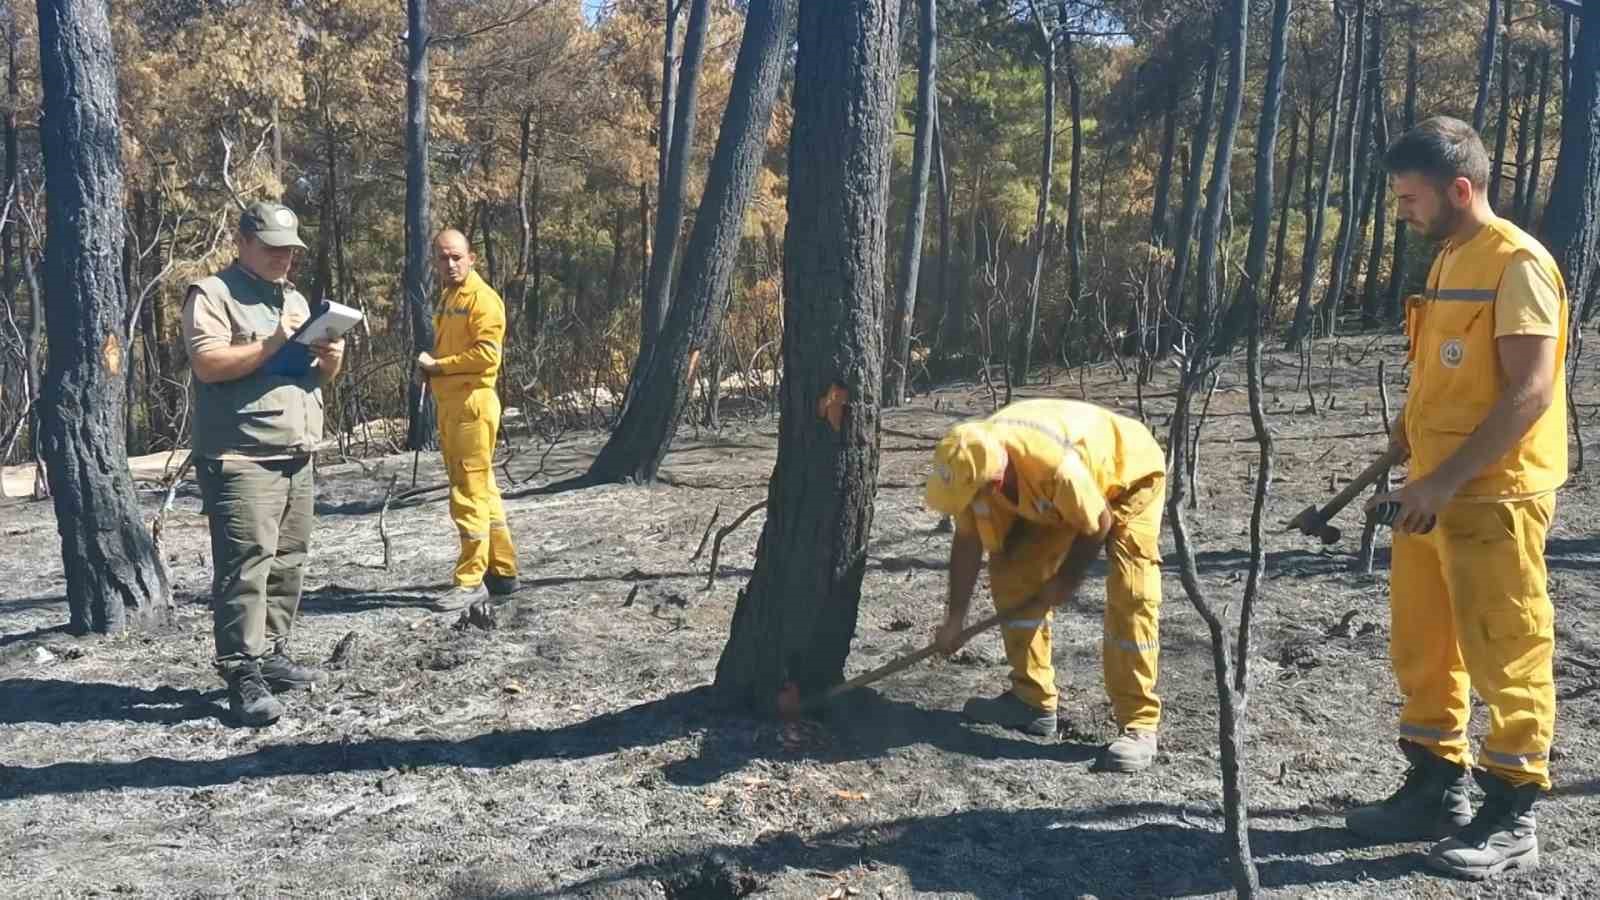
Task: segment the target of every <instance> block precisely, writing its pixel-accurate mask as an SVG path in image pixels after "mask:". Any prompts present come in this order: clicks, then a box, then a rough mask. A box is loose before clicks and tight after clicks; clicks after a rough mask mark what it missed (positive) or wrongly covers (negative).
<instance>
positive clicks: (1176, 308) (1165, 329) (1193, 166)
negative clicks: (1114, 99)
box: [1160, 15, 1222, 352]
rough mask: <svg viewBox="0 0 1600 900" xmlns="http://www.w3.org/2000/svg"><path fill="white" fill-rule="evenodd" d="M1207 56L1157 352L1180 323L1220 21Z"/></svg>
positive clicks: (1212, 108) (1212, 104) (1211, 111)
mask: <svg viewBox="0 0 1600 900" xmlns="http://www.w3.org/2000/svg"><path fill="white" fill-rule="evenodd" d="M1212 36H1213V38H1214V40H1213V41H1212V42H1211V52H1210V53H1209V54H1208V55H1207V57H1206V77H1205V86H1204V87H1202V88H1201V91H1202V92H1203V93H1202V94H1201V96H1200V121H1198V122H1196V123H1195V128H1194V135H1193V139H1192V140H1191V141H1190V145H1189V161H1188V173H1187V174H1186V175H1185V177H1184V185H1183V211H1182V212H1180V213H1179V214H1178V235H1177V238H1176V239H1175V240H1174V241H1173V244H1172V274H1171V276H1170V277H1169V278H1168V280H1167V313H1166V317H1165V319H1164V320H1163V321H1162V323H1161V335H1162V338H1161V344H1160V350H1161V351H1162V352H1165V351H1167V350H1170V349H1172V348H1173V347H1175V346H1177V342H1178V336H1179V334H1181V332H1182V323H1183V288H1184V284H1185V282H1187V281H1188V278H1189V244H1190V243H1191V242H1192V240H1193V238H1194V228H1195V225H1196V224H1197V222H1198V221H1199V218H1200V179H1201V177H1202V174H1203V173H1204V172H1205V163H1206V145H1208V144H1210V143H1211V120H1212V118H1214V116H1215V115H1216V104H1217V68H1218V66H1219V64H1220V62H1221V59H1220V54H1221V52H1222V48H1221V38H1222V19H1221V17H1220V15H1219V16H1218V17H1217V19H1216V24H1215V26H1214V27H1213V35H1212Z"/></svg>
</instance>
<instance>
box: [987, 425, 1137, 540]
mask: <svg viewBox="0 0 1600 900" xmlns="http://www.w3.org/2000/svg"><path fill="white" fill-rule="evenodd" d="M982 425H983V426H984V428H985V430H987V431H988V432H989V433H990V434H992V435H993V436H994V437H995V438H996V439H998V440H999V442H1000V443H1001V444H1003V445H1004V446H1005V449H1006V457H1007V458H1008V459H1009V460H1010V461H1011V463H1012V465H1013V467H1014V468H1015V470H1016V479H1017V502H1016V503H1015V504H1013V503H1012V502H1011V501H1010V500H1009V499H1007V498H1006V497H1005V495H1004V494H1003V493H1002V492H1000V491H992V492H989V493H988V494H987V496H981V497H979V498H978V499H976V500H975V501H974V502H973V503H972V504H971V506H969V507H968V508H967V509H966V510H965V511H964V512H963V513H962V514H960V515H958V516H956V525H957V527H958V528H961V529H962V530H963V531H964V532H967V533H971V532H972V531H973V530H976V531H977V533H978V536H979V537H980V538H982V540H983V543H984V547H985V549H987V550H989V551H990V552H991V553H994V552H999V551H1000V550H1002V548H1003V547H1004V545H1005V541H1006V537H1007V535H1008V534H1009V533H1010V532H1011V529H1012V526H1013V525H1014V524H1015V523H1016V521H1017V520H1018V519H1023V520H1026V521H1028V522H1032V523H1034V524H1036V525H1041V526H1044V527H1046V528H1061V529H1068V530H1071V531H1074V532H1077V533H1085V532H1089V533H1092V532H1095V531H1098V530H1099V526H1100V514H1101V512H1103V511H1104V510H1106V508H1107V507H1108V505H1110V504H1111V503H1113V502H1115V501H1116V500H1117V499H1119V498H1121V497H1122V496H1123V495H1124V494H1126V493H1127V492H1128V491H1130V490H1131V489H1133V488H1135V487H1137V486H1138V485H1140V484H1141V483H1142V482H1145V481H1147V480H1148V479H1150V478H1152V477H1154V476H1158V475H1165V473H1166V465H1167V463H1166V455H1165V454H1164V453H1163V452H1162V450H1161V445H1160V444H1158V443H1157V442H1156V439H1155V437H1154V436H1153V435H1151V433H1150V430H1149V429H1147V428H1145V427H1144V425H1143V424H1141V423H1139V422H1138V421H1136V420H1134V419H1130V418H1128V417H1126V416H1121V415H1118V414H1117V413H1114V412H1112V411H1110V410H1108V409H1105V408H1104V407H1100V406H1096V405H1095V404H1092V403H1081V402H1078V401H1074V400H1024V401H1021V402H1019V403H1013V404H1011V405H1010V406H1007V407H1005V408H1003V409H1000V410H998V411H997V412H995V413H994V414H993V415H991V416H990V417H988V418H987V419H985V420H983V422H982Z"/></svg>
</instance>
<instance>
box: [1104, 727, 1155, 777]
mask: <svg viewBox="0 0 1600 900" xmlns="http://www.w3.org/2000/svg"><path fill="white" fill-rule="evenodd" d="M1155 761H1156V733H1155V732H1154V731H1152V730H1150V729H1148V728H1124V729H1122V736H1121V737H1119V738H1117V739H1116V740H1114V741H1112V742H1111V743H1109V744H1107V745H1106V749H1105V750H1104V751H1102V752H1101V754H1100V760H1099V765H1097V766H1096V767H1095V768H1096V769H1098V770H1099V771H1101V772H1143V771H1144V770H1145V769H1148V768H1150V766H1151V764H1153V763H1154V762H1155Z"/></svg>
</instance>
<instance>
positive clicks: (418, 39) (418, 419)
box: [405, 0, 439, 450]
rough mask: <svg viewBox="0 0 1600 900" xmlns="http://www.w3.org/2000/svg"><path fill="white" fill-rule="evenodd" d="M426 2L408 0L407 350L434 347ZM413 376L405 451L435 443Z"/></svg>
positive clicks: (431, 418)
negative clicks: (408, 321)
mask: <svg viewBox="0 0 1600 900" xmlns="http://www.w3.org/2000/svg"><path fill="white" fill-rule="evenodd" d="M428 40H429V34H428V0H406V268H405V292H406V309H407V310H408V311H409V313H410V322H411V352H412V355H413V356H414V355H415V354H417V353H421V352H423V351H429V352H431V351H432V350H433V299H432V297H431V296H430V294H431V293H432V290H433V278H432V277H430V273H431V272H432V269H431V268H430V266H429V264H428V256H429V254H428V242H429V239H430V237H431V236H430V235H429V233H428V231H429V229H430V228H431V227H432V224H431V223H432V218H433V214H432V210H431V209H430V204H431V203H432V194H433V186H432V184H431V183H430V182H429V180H428V179H429V173H428ZM422 384H423V382H422V380H421V379H418V378H413V379H411V383H410V386H409V391H410V397H409V400H410V403H409V404H408V408H409V410H410V416H409V422H408V426H407V428H406V449H408V450H431V449H433V448H434V447H437V446H438V445H439V438H438V424H437V423H438V412H437V409H436V408H435V406H434V402H433V395H432V394H430V393H426V392H424V391H423V390H422Z"/></svg>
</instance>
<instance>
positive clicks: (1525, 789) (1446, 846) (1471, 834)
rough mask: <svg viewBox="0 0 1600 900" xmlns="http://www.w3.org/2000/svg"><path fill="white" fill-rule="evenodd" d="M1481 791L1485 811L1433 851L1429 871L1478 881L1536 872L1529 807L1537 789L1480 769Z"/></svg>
mask: <svg viewBox="0 0 1600 900" xmlns="http://www.w3.org/2000/svg"><path fill="white" fill-rule="evenodd" d="M1472 774H1473V776H1474V777H1475V778H1476V779H1477V782H1478V786H1479V787H1481V788H1483V793H1484V798H1483V805H1482V806H1479V807H1478V814H1477V815H1476V816H1473V817H1472V822H1471V823H1469V824H1468V825H1467V827H1465V828H1463V829H1461V830H1460V831H1458V832H1456V833H1455V835H1454V836H1452V837H1448V838H1445V839H1444V840H1442V841H1440V842H1439V843H1437V844H1434V845H1433V849H1432V850H1430V851H1428V866H1429V868H1432V869H1436V870H1438V871H1440V872H1443V873H1445V874H1447V875H1454V876H1456V877H1457V878H1467V879H1471V880H1473V881H1482V880H1483V879H1485V878H1491V877H1493V876H1495V875H1499V874H1500V873H1501V872H1504V871H1506V870H1507V869H1533V868H1537V867H1538V866H1539V836H1538V835H1537V834H1536V833H1535V831H1536V823H1535V822H1534V818H1533V801H1534V800H1535V799H1536V798H1538V796H1539V786H1538V785H1537V784H1524V785H1522V786H1521V787H1514V786H1512V784H1511V783H1510V782H1509V781H1506V780H1504V779H1502V778H1500V777H1499V776H1498V775H1493V774H1491V773H1489V772H1487V771H1485V770H1483V769H1476V770H1474V771H1473V773H1472Z"/></svg>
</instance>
